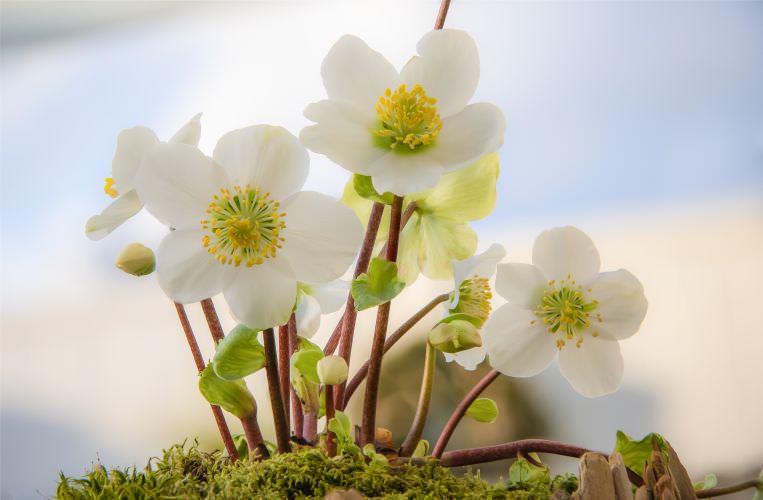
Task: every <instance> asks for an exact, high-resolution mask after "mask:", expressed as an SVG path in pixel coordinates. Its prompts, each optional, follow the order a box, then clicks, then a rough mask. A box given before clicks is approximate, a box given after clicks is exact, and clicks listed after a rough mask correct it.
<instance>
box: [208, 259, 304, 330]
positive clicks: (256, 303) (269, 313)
mask: <svg viewBox="0 0 763 500" xmlns="http://www.w3.org/2000/svg"><path fill="white" fill-rule="evenodd" d="M223 295H224V296H225V300H226V302H228V305H229V306H230V309H231V313H232V314H233V316H235V318H236V319H237V320H238V321H240V322H241V323H243V324H245V325H246V326H248V327H249V328H253V329H261V328H270V327H273V326H278V325H283V324H285V323H286V322H287V321H288V320H289V317H290V316H291V312H292V310H293V309H294V302H295V300H296V299H297V280H296V279H295V278H294V271H292V269H291V267H290V266H289V264H288V262H286V259H283V258H280V257H279V256H276V257H275V258H273V259H267V260H266V261H265V262H264V263H263V264H260V265H255V266H252V267H243V266H242V267H239V268H238V269H236V272H235V275H233V277H232V279H231V280H230V282H229V283H227V284H226V285H225V287H224V289H223Z"/></svg>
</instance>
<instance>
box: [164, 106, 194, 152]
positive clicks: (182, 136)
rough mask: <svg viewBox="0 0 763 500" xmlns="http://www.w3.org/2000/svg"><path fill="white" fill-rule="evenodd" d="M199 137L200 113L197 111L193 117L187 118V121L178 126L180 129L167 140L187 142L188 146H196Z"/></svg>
mask: <svg viewBox="0 0 763 500" xmlns="http://www.w3.org/2000/svg"><path fill="white" fill-rule="evenodd" d="M200 137H201V113H197V114H196V115H194V117H193V118H191V119H190V120H188V123H186V124H185V125H183V126H182V127H180V130H178V131H177V132H175V135H173V136H172V137H171V138H170V140H169V141H167V142H175V143H180V144H188V145H189V146H198V145H199V138H200Z"/></svg>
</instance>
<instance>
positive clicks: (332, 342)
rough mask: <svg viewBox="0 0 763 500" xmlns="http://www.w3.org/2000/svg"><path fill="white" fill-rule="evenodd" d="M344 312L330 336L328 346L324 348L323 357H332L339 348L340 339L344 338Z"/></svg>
mask: <svg viewBox="0 0 763 500" xmlns="http://www.w3.org/2000/svg"><path fill="white" fill-rule="evenodd" d="M344 314H345V313H344V312H342V317H341V318H339V323H337V324H336V326H335V327H334V331H333V332H331V335H330V336H329V339H328V340H327V341H326V346H325V347H324V348H323V355H324V356H331V355H332V354H334V351H336V348H337V347H338V346H339V338H340V337H341V336H342V324H343V323H344Z"/></svg>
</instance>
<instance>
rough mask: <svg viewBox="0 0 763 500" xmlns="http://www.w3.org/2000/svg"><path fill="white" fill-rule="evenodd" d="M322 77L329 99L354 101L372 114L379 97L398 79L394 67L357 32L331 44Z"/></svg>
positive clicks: (323, 66)
mask: <svg viewBox="0 0 763 500" xmlns="http://www.w3.org/2000/svg"><path fill="white" fill-rule="evenodd" d="M321 76H322V77H323V85H324V86H325V87H326V93H327V94H328V97H329V99H333V100H337V101H346V102H349V103H352V104H354V105H355V106H357V107H358V108H359V109H361V110H368V113H370V114H372V115H373V114H374V113H375V111H374V110H375V106H376V102H377V101H378V100H379V97H381V95H382V94H383V93H384V91H385V90H386V89H387V88H394V87H396V86H397V82H398V73H397V70H395V68H394V66H392V64H390V63H389V61H387V59H385V58H384V56H383V55H381V54H380V53H378V52H376V51H375V50H373V49H371V48H370V47H369V46H368V45H366V42H364V41H363V40H361V39H360V38H358V37H356V36H354V35H344V36H343V37H342V38H340V39H339V40H338V41H337V42H336V43H335V44H334V46H333V47H331V50H329V53H328V54H327V55H326V58H325V59H324V60H323V64H322V65H321Z"/></svg>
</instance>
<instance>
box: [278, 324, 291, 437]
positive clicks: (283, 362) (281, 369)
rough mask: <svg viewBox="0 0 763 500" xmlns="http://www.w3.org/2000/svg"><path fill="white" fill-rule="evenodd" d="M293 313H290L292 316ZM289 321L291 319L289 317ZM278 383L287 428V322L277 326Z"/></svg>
mask: <svg viewBox="0 0 763 500" xmlns="http://www.w3.org/2000/svg"><path fill="white" fill-rule="evenodd" d="M293 317H294V315H293V314H292V318H293ZM289 321H291V319H289ZM278 385H279V386H280V389H281V402H282V403H283V412H284V417H285V418H286V430H287V432H288V430H289V422H290V421H291V408H290V407H289V387H290V386H291V384H290V382H289V324H288V323H286V324H285V325H281V326H279V327H278Z"/></svg>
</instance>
